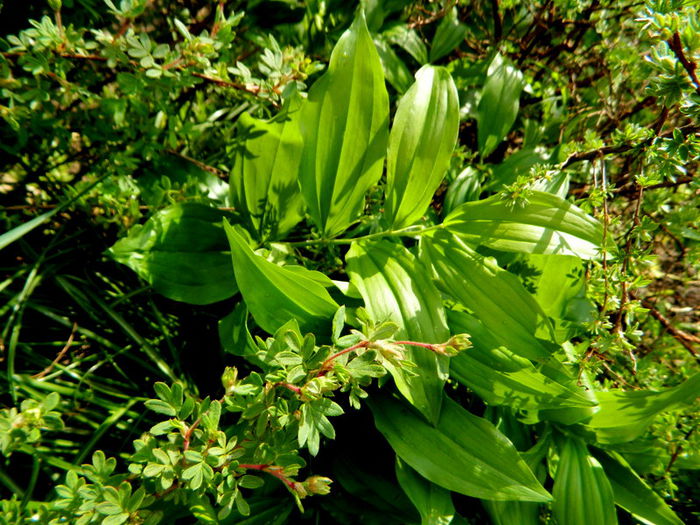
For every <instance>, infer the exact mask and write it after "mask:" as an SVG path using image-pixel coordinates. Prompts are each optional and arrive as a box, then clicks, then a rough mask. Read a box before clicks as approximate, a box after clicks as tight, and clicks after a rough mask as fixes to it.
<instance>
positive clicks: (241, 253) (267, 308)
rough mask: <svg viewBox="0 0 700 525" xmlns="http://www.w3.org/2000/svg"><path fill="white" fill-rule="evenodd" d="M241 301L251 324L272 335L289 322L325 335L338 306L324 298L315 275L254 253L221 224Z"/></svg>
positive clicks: (239, 237)
mask: <svg viewBox="0 0 700 525" xmlns="http://www.w3.org/2000/svg"><path fill="white" fill-rule="evenodd" d="M224 228H225V230H226V235H227V236H228V240H229V243H230V244H231V258H232V259H233V268H234V272H235V274H236V281H237V282H238V283H240V284H239V287H240V290H241V294H242V295H243V300H244V301H245V303H246V305H247V307H248V311H249V312H250V313H251V315H252V316H253V318H254V319H255V322H256V323H258V325H259V326H260V327H261V328H262V329H263V330H265V331H266V332H268V333H271V334H272V333H275V332H276V331H277V329H278V328H280V327H281V326H282V325H284V324H285V323H286V322H287V321H289V320H290V319H296V320H297V321H298V323H299V326H300V328H301V329H302V330H304V331H309V332H317V333H318V332H321V333H327V332H329V331H330V326H331V319H332V318H333V314H335V312H336V310H337V309H338V304H337V303H336V302H335V301H334V300H333V299H332V298H331V296H330V295H328V292H327V291H326V289H325V288H324V286H323V285H321V284H320V283H319V278H318V277H317V276H316V275H315V274H317V273H318V272H313V271H311V270H305V269H302V268H294V269H293V270H290V269H289V268H285V267H284V266H278V265H276V264H274V263H271V262H269V261H267V260H266V259H264V258H263V257H261V256H259V255H257V254H255V253H254V252H253V250H251V249H250V247H249V246H248V244H247V243H246V242H245V240H244V238H243V237H242V236H241V235H240V234H239V233H238V232H237V231H236V230H235V229H234V228H233V227H232V226H231V225H229V224H228V223H224Z"/></svg>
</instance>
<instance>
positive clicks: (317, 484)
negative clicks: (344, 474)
mask: <svg viewBox="0 0 700 525" xmlns="http://www.w3.org/2000/svg"><path fill="white" fill-rule="evenodd" d="M331 483H333V480H332V479H330V478H326V477H323V476H311V477H309V478H306V481H304V486H305V487H306V490H307V492H308V493H309V494H320V495H326V494H330V492H331Z"/></svg>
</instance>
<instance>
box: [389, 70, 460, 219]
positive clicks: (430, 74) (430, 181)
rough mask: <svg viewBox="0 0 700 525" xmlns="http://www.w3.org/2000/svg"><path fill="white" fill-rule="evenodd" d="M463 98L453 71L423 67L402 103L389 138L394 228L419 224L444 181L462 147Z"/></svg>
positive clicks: (390, 193) (390, 192)
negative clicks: (458, 146) (459, 138)
mask: <svg viewBox="0 0 700 525" xmlns="http://www.w3.org/2000/svg"><path fill="white" fill-rule="evenodd" d="M458 131H459V97H458V96H457V88H456V87H455V84H454V82H453V80H452V77H451V76H450V74H449V72H448V71H447V70H446V69H445V68H442V67H435V66H429V65H428V66H423V67H422V68H421V69H420V70H419V71H418V73H416V81H415V83H414V84H413V85H412V86H411V88H410V89H409V90H408V91H407V92H406V94H405V95H404V96H403V97H401V100H399V104H398V108H397V110H396V116H395V118H394V123H393V125H392V127H391V134H390V136H389V152H388V154H387V197H386V204H385V208H386V216H387V218H388V221H389V222H391V223H392V224H393V226H394V227H395V228H402V227H404V226H409V225H411V224H413V223H415V222H416V221H418V220H419V219H420V218H421V216H422V215H423V214H424V213H425V211H426V210H427V209H428V206H430V201H431V199H432V198H433V194H434V193H435V190H436V189H437V188H438V186H439V185H440V183H441V182H442V179H443V177H444V176H445V172H446V171H447V168H448V166H449V163H450V156H451V155H452V151H453V150H454V147H455V144H456V142H457V133H458Z"/></svg>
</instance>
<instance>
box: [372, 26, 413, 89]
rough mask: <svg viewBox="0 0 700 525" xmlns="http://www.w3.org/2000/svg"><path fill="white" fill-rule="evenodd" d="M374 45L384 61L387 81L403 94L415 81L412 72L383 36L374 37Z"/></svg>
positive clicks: (383, 65)
mask: <svg viewBox="0 0 700 525" xmlns="http://www.w3.org/2000/svg"><path fill="white" fill-rule="evenodd" d="M374 45H375V46H376V47H377V53H379V59H380V60H381V61H382V67H383V68H384V76H385V77H386V80H387V82H389V84H391V85H392V86H393V88H394V89H395V90H396V91H397V92H398V93H399V94H403V93H405V92H406V90H407V89H408V88H409V87H410V86H411V84H412V83H413V77H412V76H411V72H410V71H409V70H408V67H406V64H405V63H404V61H403V60H401V58H399V56H398V55H397V54H396V53H395V52H394V50H393V49H391V46H390V45H389V42H387V40H386V39H385V38H384V37H383V36H382V35H377V36H375V37H374Z"/></svg>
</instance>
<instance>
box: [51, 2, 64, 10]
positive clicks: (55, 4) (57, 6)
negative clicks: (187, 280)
mask: <svg viewBox="0 0 700 525" xmlns="http://www.w3.org/2000/svg"><path fill="white" fill-rule="evenodd" d="M49 7H50V8H51V9H53V10H54V11H60V9H61V7H62V5H61V0H49Z"/></svg>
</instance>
